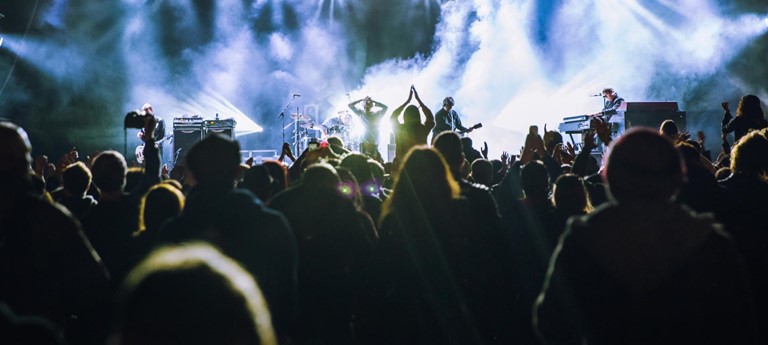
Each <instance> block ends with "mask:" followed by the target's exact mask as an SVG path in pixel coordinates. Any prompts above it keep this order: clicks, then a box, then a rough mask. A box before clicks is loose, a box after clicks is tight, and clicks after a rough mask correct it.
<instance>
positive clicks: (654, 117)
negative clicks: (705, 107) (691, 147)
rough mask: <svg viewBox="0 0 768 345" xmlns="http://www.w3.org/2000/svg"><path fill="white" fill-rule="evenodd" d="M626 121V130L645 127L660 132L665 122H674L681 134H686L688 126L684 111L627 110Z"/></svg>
mask: <svg viewBox="0 0 768 345" xmlns="http://www.w3.org/2000/svg"><path fill="white" fill-rule="evenodd" d="M624 120H625V121H626V128H631V127H635V126H644V127H651V128H654V129H657V130H658V129H659V127H660V126H661V123H662V122H664V121H665V120H672V121H675V124H677V128H678V129H679V130H680V132H685V131H687V125H688V124H687V123H686V119H685V112H684V111H669V110H667V111H653V110H650V111H649V110H640V111H629V110H627V112H626V113H624Z"/></svg>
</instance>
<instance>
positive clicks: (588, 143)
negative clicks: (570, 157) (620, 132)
mask: <svg viewBox="0 0 768 345" xmlns="http://www.w3.org/2000/svg"><path fill="white" fill-rule="evenodd" d="M582 137H583V138H582V140H583V141H584V147H582V150H587V151H588V152H592V150H594V149H596V148H597V144H596V143H595V130H593V129H590V130H588V131H586V132H584V134H583V135H582Z"/></svg>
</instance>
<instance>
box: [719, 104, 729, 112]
mask: <svg viewBox="0 0 768 345" xmlns="http://www.w3.org/2000/svg"><path fill="white" fill-rule="evenodd" d="M720 106H721V107H723V110H725V111H727V112H730V111H731V109H730V107H728V102H723V103H720Z"/></svg>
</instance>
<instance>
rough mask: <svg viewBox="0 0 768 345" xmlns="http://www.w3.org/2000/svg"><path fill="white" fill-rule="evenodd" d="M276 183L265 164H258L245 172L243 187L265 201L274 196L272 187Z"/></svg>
mask: <svg viewBox="0 0 768 345" xmlns="http://www.w3.org/2000/svg"><path fill="white" fill-rule="evenodd" d="M274 183H275V181H274V179H273V178H272V175H270V174H269V169H268V168H267V167H266V166H264V165H263V164H256V165H254V166H252V167H251V168H250V169H248V170H246V171H245V176H243V183H242V187H243V188H245V189H247V190H249V191H251V192H252V193H253V194H256V196H258V197H259V199H261V200H263V201H267V200H269V198H270V197H271V196H272V185H273V184H274Z"/></svg>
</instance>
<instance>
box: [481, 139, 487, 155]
mask: <svg viewBox="0 0 768 345" xmlns="http://www.w3.org/2000/svg"><path fill="white" fill-rule="evenodd" d="M480 153H482V154H483V158H485V159H488V142H486V141H483V147H481V148H480Z"/></svg>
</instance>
